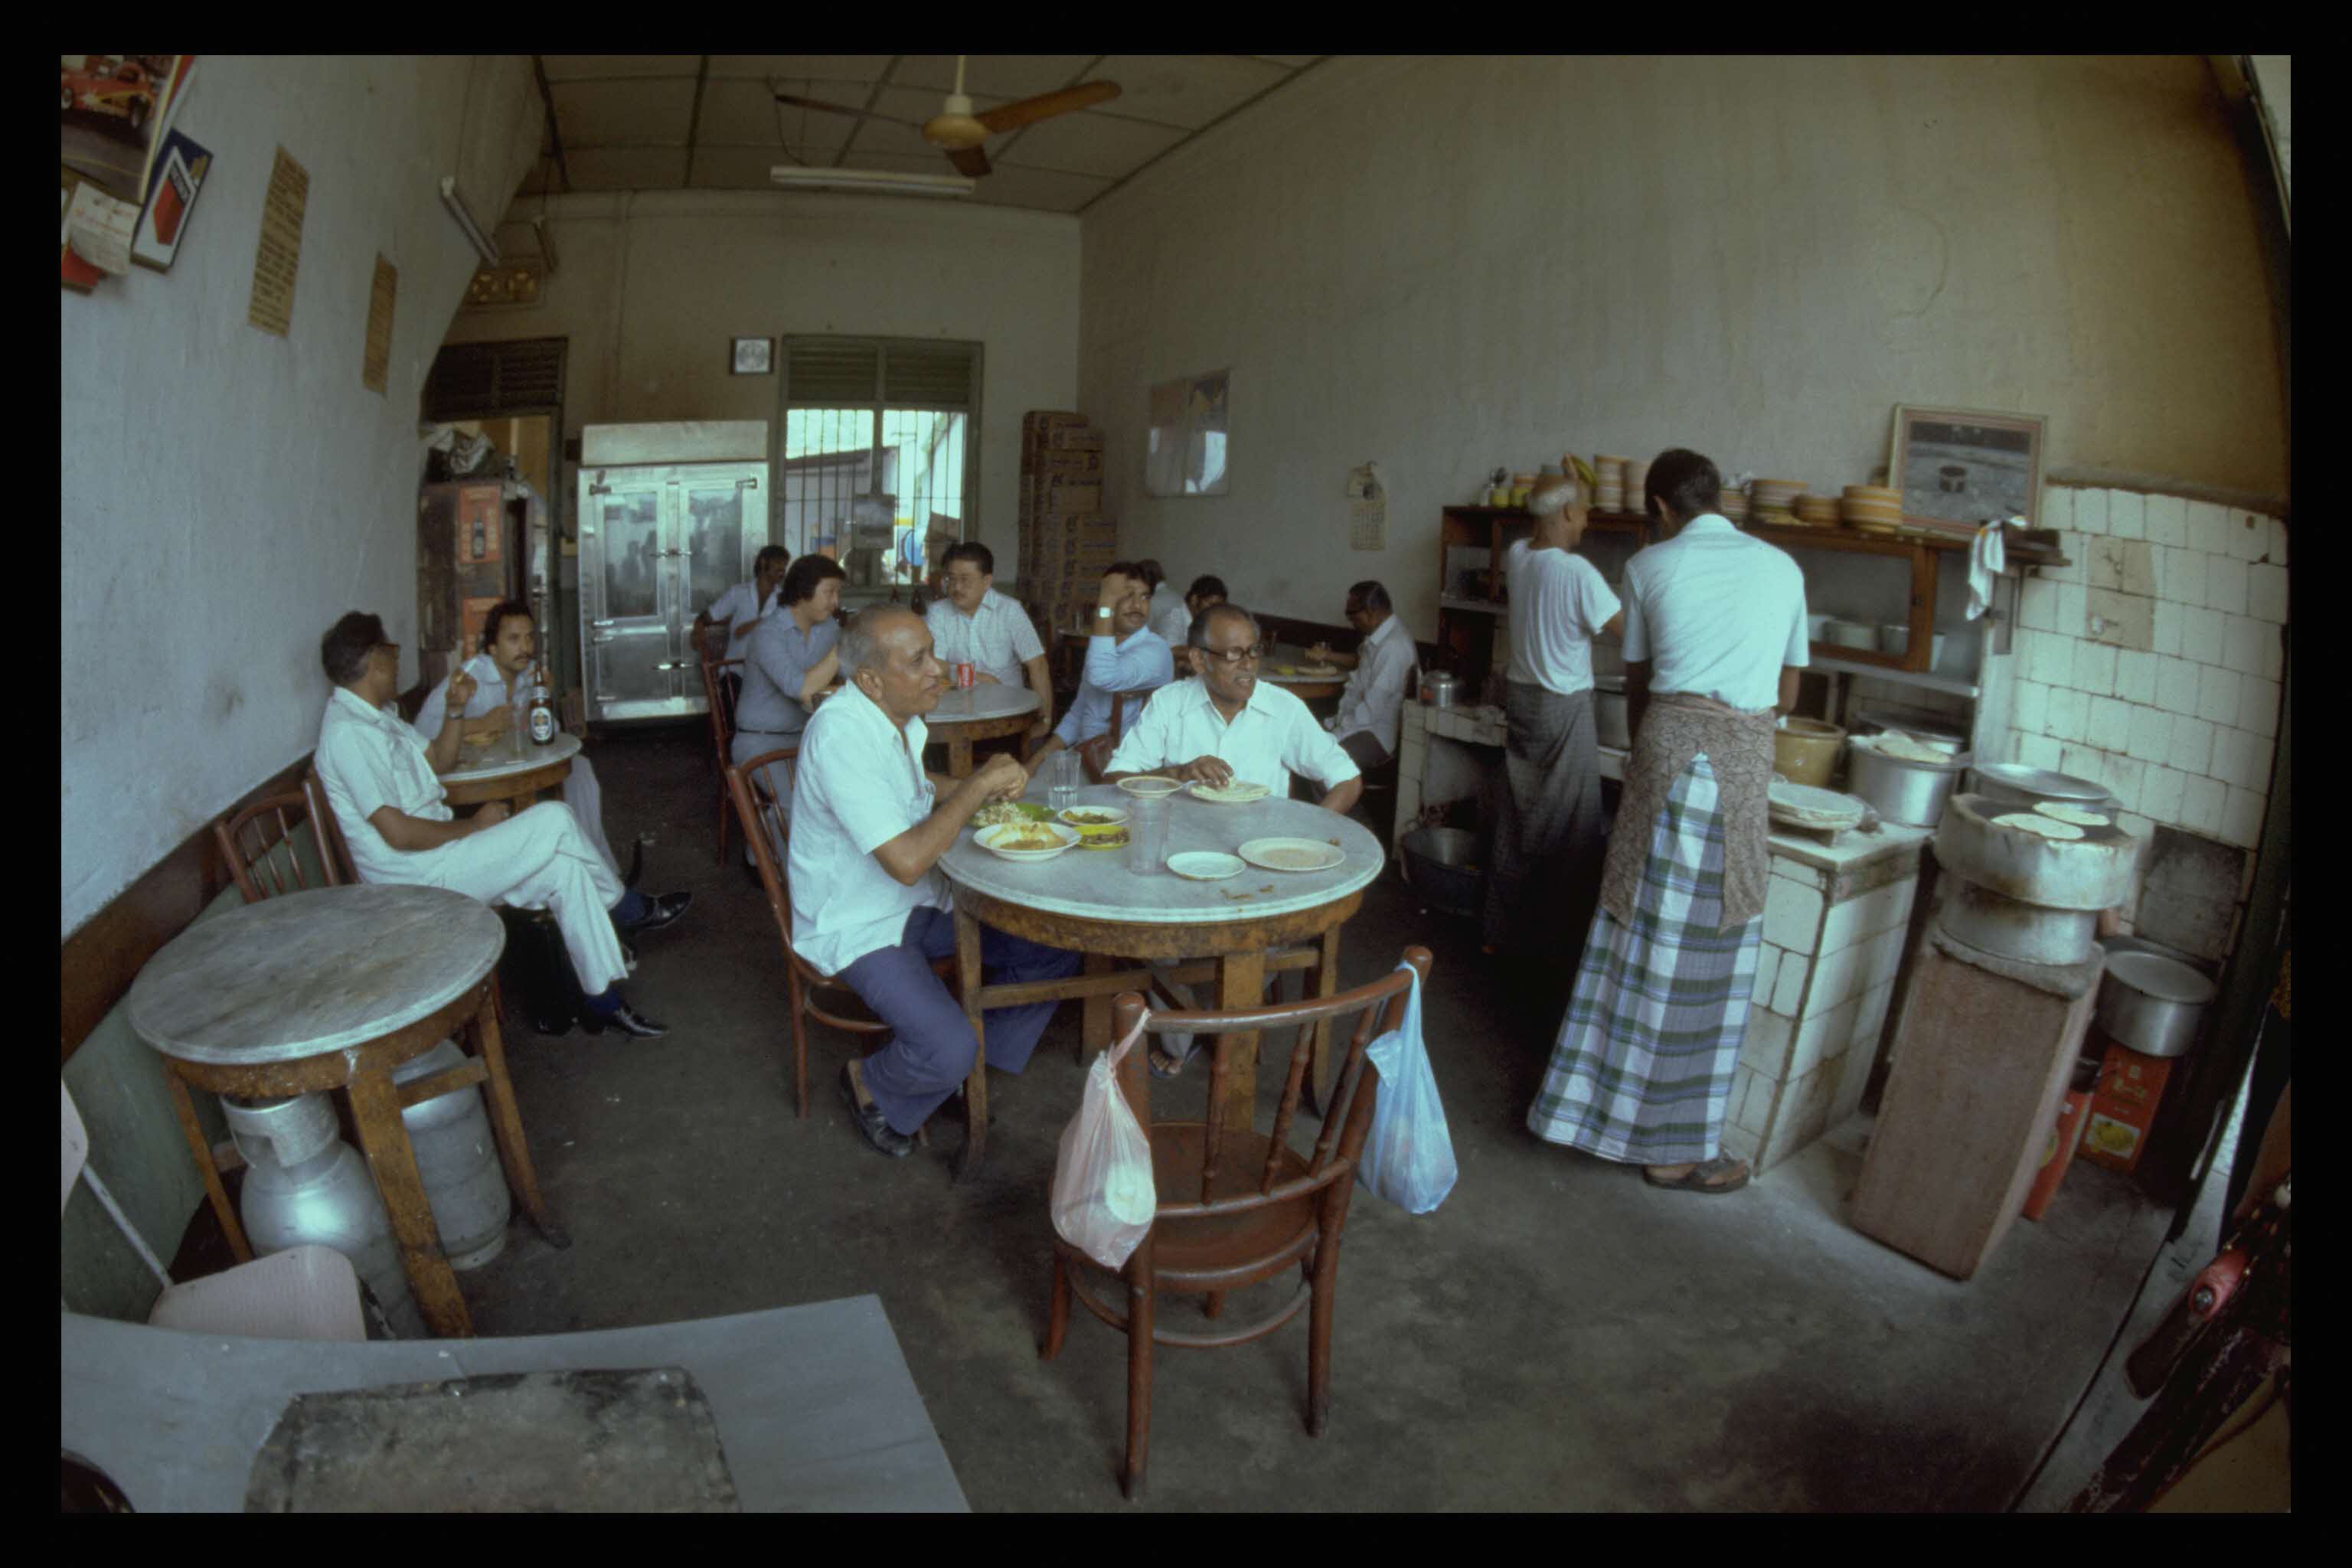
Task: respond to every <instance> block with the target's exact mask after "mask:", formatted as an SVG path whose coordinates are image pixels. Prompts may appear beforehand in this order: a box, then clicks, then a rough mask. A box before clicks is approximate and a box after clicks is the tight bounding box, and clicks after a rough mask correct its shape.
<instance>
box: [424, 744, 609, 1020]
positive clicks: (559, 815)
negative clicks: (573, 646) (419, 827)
mask: <svg viewBox="0 0 2352 1568" xmlns="http://www.w3.org/2000/svg"><path fill="white" fill-rule="evenodd" d="M574 771H575V772H576V771H577V769H575V770H574ZM401 860H402V869H404V870H406V869H408V868H409V867H410V864H411V863H412V862H413V863H414V867H415V872H416V875H415V876H414V877H410V878H404V879H403V880H404V881H415V882H420V883H422V884H424V885H425V887H428V888H446V889H449V890H450V891H451V892H453V893H463V894H465V895H466V896H467V897H468V898H474V899H479V900H481V901H482V902H484V903H486V904H506V905H508V906H509V907H511V908H514V909H519V910H547V911H549V912H550V913H551V914H552V915H554V916H555V923H556V926H557V927H558V929H560V930H561V931H562V932H563V949H564V951H565V952H568V953H569V954H571V956H572V973H574V974H577V975H578V976H579V977H580V989H581V990H583V991H585V992H586V993H588V994H590V995H591V996H593V995H595V994H597V993H599V992H601V991H604V989H606V988H607V987H609V986H611V985H613V984H615V983H616V982H618V981H619V980H620V979H621V978H622V976H624V975H625V974H626V973H628V963H627V961H626V960H625V959H624V958H623V957H622V955H621V938H620V935H619V933H618V932H616V931H614V929H613V917H612V915H611V914H610V913H609V912H608V911H609V910H611V909H612V907H613V906H614V904H617V903H619V902H620V901H621V894H622V891H623V889H622V887H621V879H620V876H619V875H618V874H617V873H616V872H614V869H613V868H612V864H611V860H610V858H609V857H608V856H602V855H599V854H597V852H596V849H595V847H594V846H593V844H591V843H590V841H589V838H588V835H587V834H586V833H585V832H584V831H583V829H582V827H581V826H580V819H579V818H578V817H576V816H572V808H571V807H570V806H568V805H559V804H557V803H556V802H554V801H551V800H550V801H541V803H540V804H539V805H534V806H532V807H531V808H530V810H529V811H526V812H522V813H520V815H518V816H510V817H509V818H507V820H506V821H504V822H501V823H499V825H498V826H496V827H490V828H485V829H484V830H482V831H481V832H479V833H477V834H474V835H472V836H470V837H465V838H460V839H458V840H457V842H456V843H455V844H444V845H443V846H441V847H439V848H438V849H425V850H421V851H419V852H417V853H416V854H414V855H404V856H403V857H401Z"/></svg>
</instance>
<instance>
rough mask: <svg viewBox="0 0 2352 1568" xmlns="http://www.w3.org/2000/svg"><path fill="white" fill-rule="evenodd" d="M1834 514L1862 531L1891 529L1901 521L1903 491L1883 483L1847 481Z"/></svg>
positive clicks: (1887, 530) (1896, 526)
mask: <svg viewBox="0 0 2352 1568" xmlns="http://www.w3.org/2000/svg"><path fill="white" fill-rule="evenodd" d="M1838 515H1839V517H1840V518H1841V519H1843V521H1844V522H1845V523H1846V525H1847V526H1848V527H1850V528H1854V529H1858V530H1860V531H1863V532H1864V533H1892V532H1894V531H1895V530H1896V529H1897V528H1899V527H1901V526H1902V523H1903V492H1902V491H1900V490H1895V489H1887V487H1885V485H1848V486H1846V488H1845V495H1844V497H1843V499H1842V500H1840V501H1839V502H1838Z"/></svg>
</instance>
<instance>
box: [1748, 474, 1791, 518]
mask: <svg viewBox="0 0 2352 1568" xmlns="http://www.w3.org/2000/svg"><path fill="white" fill-rule="evenodd" d="M1804 493H1805V481H1804V480H1802V479H1758V480H1756V481H1755V482H1754V483H1752V484H1750V485H1749V486H1748V496H1749V498H1750V499H1751V500H1754V501H1755V503H1756V510H1759V511H1787V510H1789V507H1790V502H1792V501H1794V500H1796V499H1797V498H1798V497H1799V496H1801V495H1803V494H1804Z"/></svg>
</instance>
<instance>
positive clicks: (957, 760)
mask: <svg viewBox="0 0 2352 1568" xmlns="http://www.w3.org/2000/svg"><path fill="white" fill-rule="evenodd" d="M948 777H950V778H953V779H968V778H970V777H971V737H970V736H968V735H965V734H963V733H961V732H960V731H959V732H958V733H956V734H953V735H950V737H948Z"/></svg>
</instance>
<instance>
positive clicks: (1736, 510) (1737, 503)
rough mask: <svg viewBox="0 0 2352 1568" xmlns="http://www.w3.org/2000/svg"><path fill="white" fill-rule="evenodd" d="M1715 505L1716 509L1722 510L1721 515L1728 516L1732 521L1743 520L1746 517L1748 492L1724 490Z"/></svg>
mask: <svg viewBox="0 0 2352 1568" xmlns="http://www.w3.org/2000/svg"><path fill="white" fill-rule="evenodd" d="M1716 505H1717V509H1718V510H1721V511H1722V513H1723V515H1724V516H1726V517H1727V518H1729V519H1730V520H1731V521H1734V522H1743V521H1746V520H1747V517H1748V492H1747V491H1746V490H1731V489H1727V490H1725V491H1724V492H1723V494H1722V496H1721V497H1720V498H1718V500H1717V502H1716Z"/></svg>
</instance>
